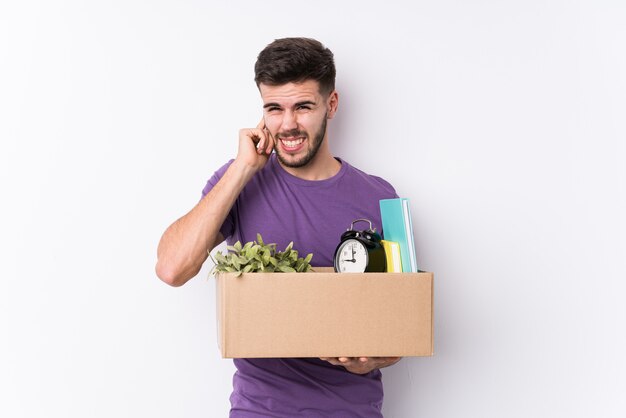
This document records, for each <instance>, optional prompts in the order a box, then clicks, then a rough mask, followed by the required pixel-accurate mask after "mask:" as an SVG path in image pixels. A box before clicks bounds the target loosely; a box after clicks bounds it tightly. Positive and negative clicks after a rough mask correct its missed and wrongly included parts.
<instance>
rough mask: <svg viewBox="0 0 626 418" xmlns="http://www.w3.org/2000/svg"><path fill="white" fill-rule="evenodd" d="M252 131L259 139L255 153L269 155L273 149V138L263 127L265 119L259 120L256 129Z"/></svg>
mask: <svg viewBox="0 0 626 418" xmlns="http://www.w3.org/2000/svg"><path fill="white" fill-rule="evenodd" d="M252 131H254V133H255V135H256V136H257V137H258V138H259V140H258V143H256V146H257V153H259V154H263V153H265V154H268V155H269V154H271V153H272V150H273V149H274V138H273V137H272V135H271V134H270V132H269V130H268V129H267V127H266V126H265V118H261V120H260V121H259V123H258V124H257V126H256V129H254V130H252Z"/></svg>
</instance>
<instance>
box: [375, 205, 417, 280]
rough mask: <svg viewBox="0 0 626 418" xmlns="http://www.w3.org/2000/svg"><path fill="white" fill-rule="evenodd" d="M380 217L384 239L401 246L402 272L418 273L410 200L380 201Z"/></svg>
mask: <svg viewBox="0 0 626 418" xmlns="http://www.w3.org/2000/svg"><path fill="white" fill-rule="evenodd" d="M380 216H381V218H382V224H383V238H384V239H385V240H387V241H395V242H397V243H398V244H400V258H401V259H402V272H403V273H417V272H418V269H417V258H416V256H415V241H414V240H413V223H412V222H411V212H410V210H409V199H406V198H396V199H382V200H381V201H380Z"/></svg>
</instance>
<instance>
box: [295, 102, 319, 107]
mask: <svg viewBox="0 0 626 418" xmlns="http://www.w3.org/2000/svg"><path fill="white" fill-rule="evenodd" d="M315 104H316V103H315V102H314V101H312V100H305V101H302V102H298V103H296V107H297V106H304V105H313V106H315Z"/></svg>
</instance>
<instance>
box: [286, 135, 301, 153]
mask: <svg viewBox="0 0 626 418" xmlns="http://www.w3.org/2000/svg"><path fill="white" fill-rule="evenodd" d="M305 139H306V138H305V137H304V136H299V137H287V138H280V143H281V144H282V146H283V148H284V149H285V150H286V151H296V150H298V149H299V148H300V147H301V146H302V143H304V140H305Z"/></svg>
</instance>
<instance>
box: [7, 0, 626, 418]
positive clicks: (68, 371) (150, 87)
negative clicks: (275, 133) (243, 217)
mask: <svg viewBox="0 0 626 418" xmlns="http://www.w3.org/2000/svg"><path fill="white" fill-rule="evenodd" d="M625 21H626V5H625V4H624V3H623V2H621V1H618V0H615V1H608V0H607V1H600V0H580V1H565V0H563V1H545V0H542V1H539V0H526V1H521V0H520V1H495V0H482V1H478V0H474V1H460V0H457V1H451V0H444V1H430V2H427V1H419V0H418V1H411V2H409V1H406V2H394V1H386V2H376V3H374V2H371V3H368V2H363V1H356V0H354V1H346V2H337V1H316V2H308V3H294V2H291V1H265V2H260V1H252V0H250V1H241V2H231V3H230V4H229V5H226V2H219V3H218V4H217V5H215V4H213V3H211V2H208V1H180V0H179V1H165V0H164V1H140V0H125V1H117V0H116V1H107V2H83V1H78V0H77V1H74V2H72V1H56V2H48V1H40V2H37V1H20V2H9V1H5V2H2V3H1V5H0V139H1V146H0V147H1V148H0V176H1V177H0V182H1V183H0V193H1V195H2V203H1V206H0V210H1V216H0V245H1V246H0V251H1V252H0V256H1V257H2V258H1V265H0V267H1V270H0V275H1V282H0V286H1V287H0V338H1V341H0V416H3V417H11V418H12V417H55V418H56V417H59V418H61V417H63V418H67V417H77V418H78V417H80V418H83V417H116V418H117V417H213V416H226V414H227V411H228V409H229V402H228V396H229V394H230V391H231V376H232V372H233V367H232V363H231V362H230V361H229V360H222V359H220V356H219V352H218V351H217V347H216V338H215V312H214V311H215V306H214V294H213V292H214V287H213V282H212V280H211V279H207V275H208V270H209V266H208V265H207V266H205V269H203V271H202V272H201V273H200V274H199V276H198V277H197V278H196V279H194V280H192V281H191V282H189V283H188V284H187V285H186V286H184V287H182V288H177V289H175V288H170V287H168V286H166V285H165V284H163V283H161V282H160V281H159V280H158V279H157V278H156V276H155V274H154V264H155V259H156V257H155V253H156V246H157V243H158V240H159V238H160V235H161V233H162V232H163V231H164V229H165V228H166V227H167V226H168V225H169V224H170V223H171V222H172V221H174V220H175V219H176V218H177V217H179V216H181V215H183V214H184V213H186V212H187V211H188V210H189V209H190V208H191V207H192V206H193V205H194V204H195V203H196V202H197V200H198V199H199V197H200V191H201V189H202V187H203V186H204V184H205V181H206V180H207V179H208V177H209V176H210V175H211V174H212V173H213V171H214V170H216V169H217V168H218V167H219V166H220V165H221V164H223V163H224V162H226V161H227V160H228V159H229V158H231V157H233V156H234V155H235V152H236V138H237V131H238V129H239V128H242V127H252V126H254V125H256V123H257V122H258V120H259V118H260V113H261V102H260V99H259V96H258V92H257V90H256V87H255V85H254V83H253V65H254V61H255V59H256V55H257V54H258V52H259V51H260V50H261V49H262V48H263V47H264V46H265V45H266V44H268V43H269V42H271V41H272V40H273V39H275V38H279V37H284V36H310V37H315V38H318V39H320V40H321V41H322V42H324V43H325V44H326V45H327V46H328V47H330V48H331V49H332V50H333V52H334V53H335V57H336V64H337V68H338V77H337V86H338V90H339V93H340V109H339V113H338V116H337V118H336V119H334V120H333V121H332V122H331V124H330V129H331V138H330V139H331V144H332V149H333V151H334V153H335V154H336V155H338V156H341V157H343V158H345V159H346V160H347V161H349V162H350V163H352V164H353V165H355V166H357V167H359V168H362V169H363V170H365V171H367V172H370V173H372V174H377V175H380V176H383V177H385V178H386V179H388V180H389V181H390V182H391V183H392V184H394V185H395V187H396V189H397V191H398V193H399V194H400V195H401V196H404V197H408V198H410V199H411V205H412V210H413V222H414V228H415V234H416V240H417V247H418V261H419V263H420V266H421V268H423V269H427V270H430V271H434V272H435V280H436V308H435V314H436V321H435V330H436V346H435V350H436V355H435V356H434V357H432V358H410V359H404V360H403V361H402V362H401V363H399V364H398V365H396V366H394V367H392V368H389V369H385V370H384V382H385V387H386V399H385V406H384V412H385V416H386V417H396V418H403V417H449V418H456V417H481V418H484V417H557V416H568V417H591V416H593V417H623V416H626V396H624V393H626V377H625V376H626V361H625V360H624V353H625V352H626V332H625V329H626V308H625V304H624V302H623V300H624V297H625V296H626V284H625V279H626V219H625V213H626V169H625V168H624V167H625V165H626V164H625V160H626V144H625V143H626V122H625V120H626V118H625V115H626V77H625V76H624V74H626V53H625V51H626V25H625V24H624V22H625ZM329 239H335V237H329ZM338 320H340V318H338Z"/></svg>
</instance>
